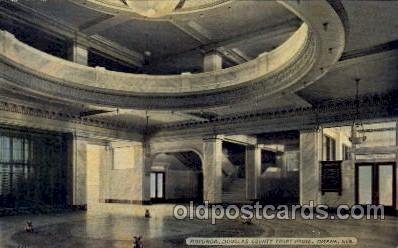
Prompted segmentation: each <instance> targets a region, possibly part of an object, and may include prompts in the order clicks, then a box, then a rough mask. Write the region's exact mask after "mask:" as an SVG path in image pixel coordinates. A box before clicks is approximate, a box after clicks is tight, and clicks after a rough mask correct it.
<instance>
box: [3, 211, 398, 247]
mask: <svg viewBox="0 0 398 248" xmlns="http://www.w3.org/2000/svg"><path fill="white" fill-rule="evenodd" d="M26 220H30V221H32V222H33V224H34V226H35V233H26V232H25V231H24V225H25V221H26ZM133 235H142V236H143V237H144V245H145V246H144V247H183V246H184V244H185V238H187V237H190V236H193V237H301V238H307V237H356V238H357V239H358V245H356V246H355V247H375V248H383V247H392V248H396V247H398V218H397V217H391V216H387V217H386V219H385V220H360V221H357V220H333V221H332V220H316V221H313V220H303V219H299V220H262V221H255V223H254V224H253V225H245V224H242V223H241V222H240V221H237V220H235V221H234V220H222V221H218V222H217V224H216V225H211V224H210V223H209V222H208V221H201V220H194V221H193V220H184V221H181V220H176V219H174V218H172V217H153V218H150V219H146V218H143V217H132V216H125V215H115V214H113V215H88V214H87V213H86V212H71V213H65V214H52V215H34V216H29V215H28V216H10V217H1V218H0V247H26V248H27V247H40V248H41V247H43V248H44V247H60V248H61V247H96V248H101V247H126V248H127V247H132V245H131V244H132V242H131V240H132V236H133ZM268 247H269V246H268ZM290 247H292V246H290ZM300 247H305V246H300ZM312 247H314V246H312ZM324 247H325V246H324ZM334 247H336V246H334Z"/></svg>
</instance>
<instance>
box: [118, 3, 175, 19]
mask: <svg viewBox="0 0 398 248" xmlns="http://www.w3.org/2000/svg"><path fill="white" fill-rule="evenodd" d="M121 1H122V2H123V3H124V4H125V5H126V6H128V7H129V8H130V9H131V10H132V11H134V12H135V13H137V14H139V15H141V16H145V17H148V18H158V17H162V16H166V15H169V14H171V13H172V12H173V11H174V10H175V9H176V8H177V7H178V6H179V4H180V2H181V1H180V0H121Z"/></svg>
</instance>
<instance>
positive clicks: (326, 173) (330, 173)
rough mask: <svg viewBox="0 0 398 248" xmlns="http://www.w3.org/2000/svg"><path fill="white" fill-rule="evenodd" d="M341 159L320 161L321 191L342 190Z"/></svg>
mask: <svg viewBox="0 0 398 248" xmlns="http://www.w3.org/2000/svg"><path fill="white" fill-rule="evenodd" d="M341 163H342V161H321V192H322V194H324V193H325V192H337V193H339V195H341V191H342V173H341Z"/></svg>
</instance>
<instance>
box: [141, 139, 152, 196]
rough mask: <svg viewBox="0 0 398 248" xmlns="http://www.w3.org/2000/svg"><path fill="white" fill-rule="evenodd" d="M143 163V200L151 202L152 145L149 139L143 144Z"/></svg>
mask: <svg viewBox="0 0 398 248" xmlns="http://www.w3.org/2000/svg"><path fill="white" fill-rule="evenodd" d="M141 152H142V160H143V161H142V163H143V165H144V167H143V168H144V170H143V180H142V202H143V203H145V202H149V201H150V200H151V166H152V157H151V146H150V144H149V142H148V141H144V142H143V145H142V150H141Z"/></svg>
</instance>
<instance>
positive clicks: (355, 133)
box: [349, 78, 366, 145]
mask: <svg viewBox="0 0 398 248" xmlns="http://www.w3.org/2000/svg"><path fill="white" fill-rule="evenodd" d="M359 81H360V79H359V78H356V79H355V83H356V94H355V103H356V104H355V108H356V112H355V115H354V118H353V120H352V125H351V136H350V137H349V140H350V142H351V144H353V145H359V144H362V143H363V142H365V140H366V136H365V132H364V128H363V123H362V121H361V119H360V112H359V104H360V101H359ZM359 129H361V130H360V131H359Z"/></svg>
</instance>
